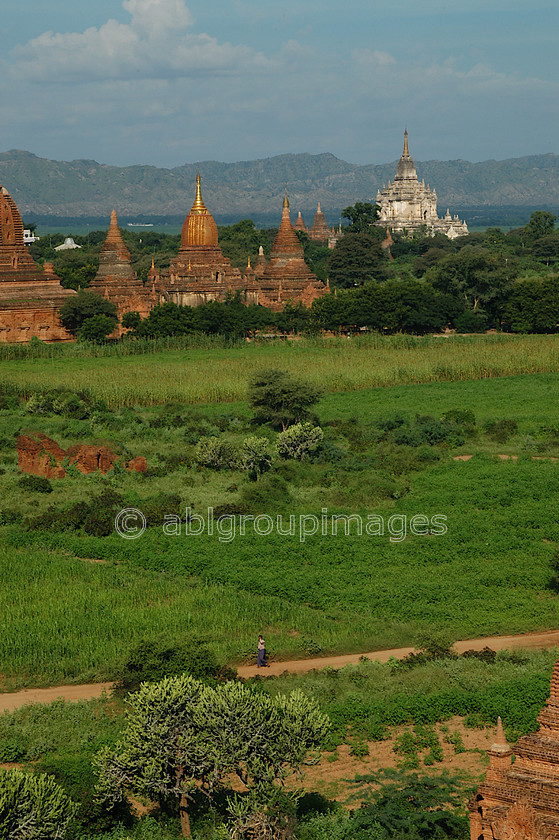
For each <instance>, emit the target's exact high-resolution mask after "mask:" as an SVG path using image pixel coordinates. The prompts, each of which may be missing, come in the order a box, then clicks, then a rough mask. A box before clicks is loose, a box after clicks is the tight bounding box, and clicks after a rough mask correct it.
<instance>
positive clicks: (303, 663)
mask: <svg viewBox="0 0 559 840" xmlns="http://www.w3.org/2000/svg"><path fill="white" fill-rule="evenodd" d="M484 647H490V648H492V649H493V650H504V649H505V648H516V649H518V648H524V649H529V648H536V649H537V648H539V649H541V648H550V647H559V630H548V631H546V632H544V633H524V634H521V635H519V636H486V637H485V638H483V639H465V640H463V641H460V642H456V644H455V645H454V649H455V651H456V652H457V653H464V651H465V650H483V648H484ZM413 650H414V648H413V647H403V648H391V649H390V650H373V651H370V652H369V653H349V654H344V655H342V656H322V657H317V658H316V659H293V660H291V661H285V662H272V663H270V667H269V668H257V667H256V665H239V667H238V668H237V671H238V674H239V676H240V677H245V678H246V677H255V676H256V675H257V674H258V675H259V676H262V677H273V676H277V675H278V674H283V673H284V672H285V671H288V672H289V673H290V674H304V673H306V672H307V671H312V670H314V669H320V668H343V667H344V665H355V664H357V663H358V662H359V660H360V659H361V657H362V656H366V657H367V658H368V659H376V660H377V661H378V662H388V660H389V659H390V657H391V656H394V657H395V658H396V659H402V658H403V657H404V656H407V655H408V654H409V653H412V651H413ZM111 688H112V683H92V684H89V685H60V686H55V687H53V688H26V689H24V690H23V691H17V692H13V693H11V694H10V693H0V714H1V713H2V712H13V711H14V710H15V709H19V708H20V707H21V706H25V705H27V704H29V703H52V702H53V701H54V700H93V699H95V698H97V697H101V695H102V694H103V692H104V691H106V692H109V691H110V690H111Z"/></svg>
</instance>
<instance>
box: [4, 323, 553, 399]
mask: <svg viewBox="0 0 559 840" xmlns="http://www.w3.org/2000/svg"><path fill="white" fill-rule="evenodd" d="M207 343H209V344H210V345H212V342H207ZM13 355H14V353H13V351H11V350H10V349H4V348H2V353H1V354H0V358H1V359H2V362H1V365H2V382H3V383H5V384H6V385H9V386H11V387H13V388H17V389H18V390H19V391H20V393H21V394H24V395H25V394H29V393H31V392H32V391H34V390H37V389H43V390H48V389H49V388H59V387H62V388H69V389H71V390H74V391H80V390H84V389H85V390H88V391H89V392H90V393H91V394H92V395H93V396H94V397H96V398H102V399H103V400H105V401H106V402H107V403H108V404H109V405H110V406H111V407H113V408H118V407H121V406H126V405H128V406H131V405H157V404H164V403H169V402H178V403H190V404H197V405H201V404H205V403H216V402H217V403H222V402H234V401H236V400H242V399H244V398H245V394H246V384H247V380H248V378H249V377H250V376H251V374H252V373H254V372H255V371H256V370H258V369H262V368H267V367H268V368H269V367H279V368H281V369H284V370H286V371H289V372H290V373H292V374H296V375H297V376H300V377H303V378H305V379H307V380H309V381H311V382H315V383H317V384H320V385H321V386H322V387H323V388H324V390H325V391H326V392H327V393H339V392H351V391H358V390H360V389H366V388H372V387H378V386H392V385H410V384H417V383H427V382H441V381H465V380H475V379H486V378H493V377H501V376H513V375H516V374H538V373H551V372H554V371H557V370H559V337H558V336H537V335H529V336H509V335H480V336H454V337H449V338H443V337H430V336H426V337H412V336H392V337H390V336H388V337H384V336H364V337H362V338H356V339H352V340H348V339H345V338H330V339H328V338H316V339H309V338H306V339H301V340H300V341H289V342H288V341H285V342H280V341H277V342H273V343H272V342H270V343H250V344H244V345H239V344H236V345H234V346H231V347H223V346H221V347H220V346H219V344H218V346H216V342H214V343H213V345H212V346H209V347H193V346H192V344H191V343H189V342H188V341H187V342H185V344H184V349H171V350H166V351H159V352H145V353H143V354H140V355H138V354H137V348H134V345H131V347H130V354H128V355H127V354H123V349H122V348H121V347H119V348H114V349H113V348H106V349H104V348H101V349H100V350H98V351H95V350H92V349H88V348H78V349H76V348H75V347H74V346H69V347H60V348H54V349H52V350H51V349H50V348H46V349H43V348H39V349H35V348H29V349H26V350H25V351H21V354H20V355H21V356H23V357H22V358H13ZM16 355H17V354H16Z"/></svg>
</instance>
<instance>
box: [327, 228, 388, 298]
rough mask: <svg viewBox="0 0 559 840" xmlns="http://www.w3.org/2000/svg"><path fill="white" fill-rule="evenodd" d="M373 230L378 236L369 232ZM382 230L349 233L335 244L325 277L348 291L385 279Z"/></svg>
mask: <svg viewBox="0 0 559 840" xmlns="http://www.w3.org/2000/svg"><path fill="white" fill-rule="evenodd" d="M372 230H377V231H379V232H380V233H381V237H380V238H379V236H378V235H374V234H373V233H372V232H371V231H372ZM381 239H382V231H381V230H380V228H373V229H371V230H370V231H368V232H367V233H349V234H346V235H345V236H342V238H341V239H340V240H339V241H338V242H337V243H336V247H335V248H334V250H333V251H332V253H331V256H330V259H329V261H328V274H329V277H330V280H331V281H332V283H333V284H334V285H335V286H339V287H341V288H352V287H353V286H361V285H363V283H368V282H369V281H370V280H373V279H381V280H382V279H383V278H384V277H385V276H386V268H385V266H384V263H385V262H386V255H385V254H384V252H383V250H382V247H381V244H380V243H381Z"/></svg>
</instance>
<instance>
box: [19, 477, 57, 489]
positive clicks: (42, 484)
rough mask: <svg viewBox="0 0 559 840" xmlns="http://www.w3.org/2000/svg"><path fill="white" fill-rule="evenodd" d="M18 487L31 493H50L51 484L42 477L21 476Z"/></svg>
mask: <svg viewBox="0 0 559 840" xmlns="http://www.w3.org/2000/svg"><path fill="white" fill-rule="evenodd" d="M18 487H21V489H22V490H28V491H30V492H31V493H52V484H51V483H50V481H49V480H48V478H45V477H44V476H43V475H22V476H21V478H20V479H19V481H18Z"/></svg>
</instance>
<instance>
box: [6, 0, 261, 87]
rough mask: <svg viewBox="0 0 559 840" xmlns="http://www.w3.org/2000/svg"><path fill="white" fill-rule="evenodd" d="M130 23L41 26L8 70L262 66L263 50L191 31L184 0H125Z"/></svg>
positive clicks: (27, 75)
mask: <svg viewBox="0 0 559 840" xmlns="http://www.w3.org/2000/svg"><path fill="white" fill-rule="evenodd" d="M123 7H124V9H125V10H126V11H127V12H129V14H130V16H131V20H130V23H128V24H122V23H118V22H117V21H116V20H108V21H107V22H106V23H104V24H103V25H102V26H100V27H99V28H95V27H91V28H89V29H86V30H85V31H84V32H70V33H53V32H44V33H43V34H42V35H39V37H37V38H33V39H32V40H30V41H28V42H27V43H26V44H24V45H23V46H18V47H16V48H15V49H14V50H13V54H12V55H13V63H12V73H13V74H14V75H17V77H18V78H23V79H26V80H28V81H31V82H43V83H46V82H76V81H79V80H82V81H83V80H86V81H90V80H97V81H99V80H104V79H130V78H134V79H146V78H157V77H159V78H173V77H189V76H192V75H196V74H199V73H201V72H203V73H206V74H207V73H211V72H214V73H219V74H221V73H239V72H243V71H244V72H246V71H247V70H248V69H251V68H252V69H256V68H257V69H258V70H259V71H260V72H262V71H265V70H266V69H267V67H268V64H269V63H268V62H267V60H266V58H265V57H264V56H263V55H262V53H259V52H256V51H255V50H252V49H250V48H249V47H244V46H234V45H232V44H229V43H219V42H218V41H217V40H216V39H215V38H212V37H211V36H209V35H206V34H203V33H201V34H196V33H193V32H191V31H189V30H190V29H191V27H192V25H193V18H192V15H191V14H190V11H189V9H188V8H187V6H186V5H185V2H184V0H123Z"/></svg>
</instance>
